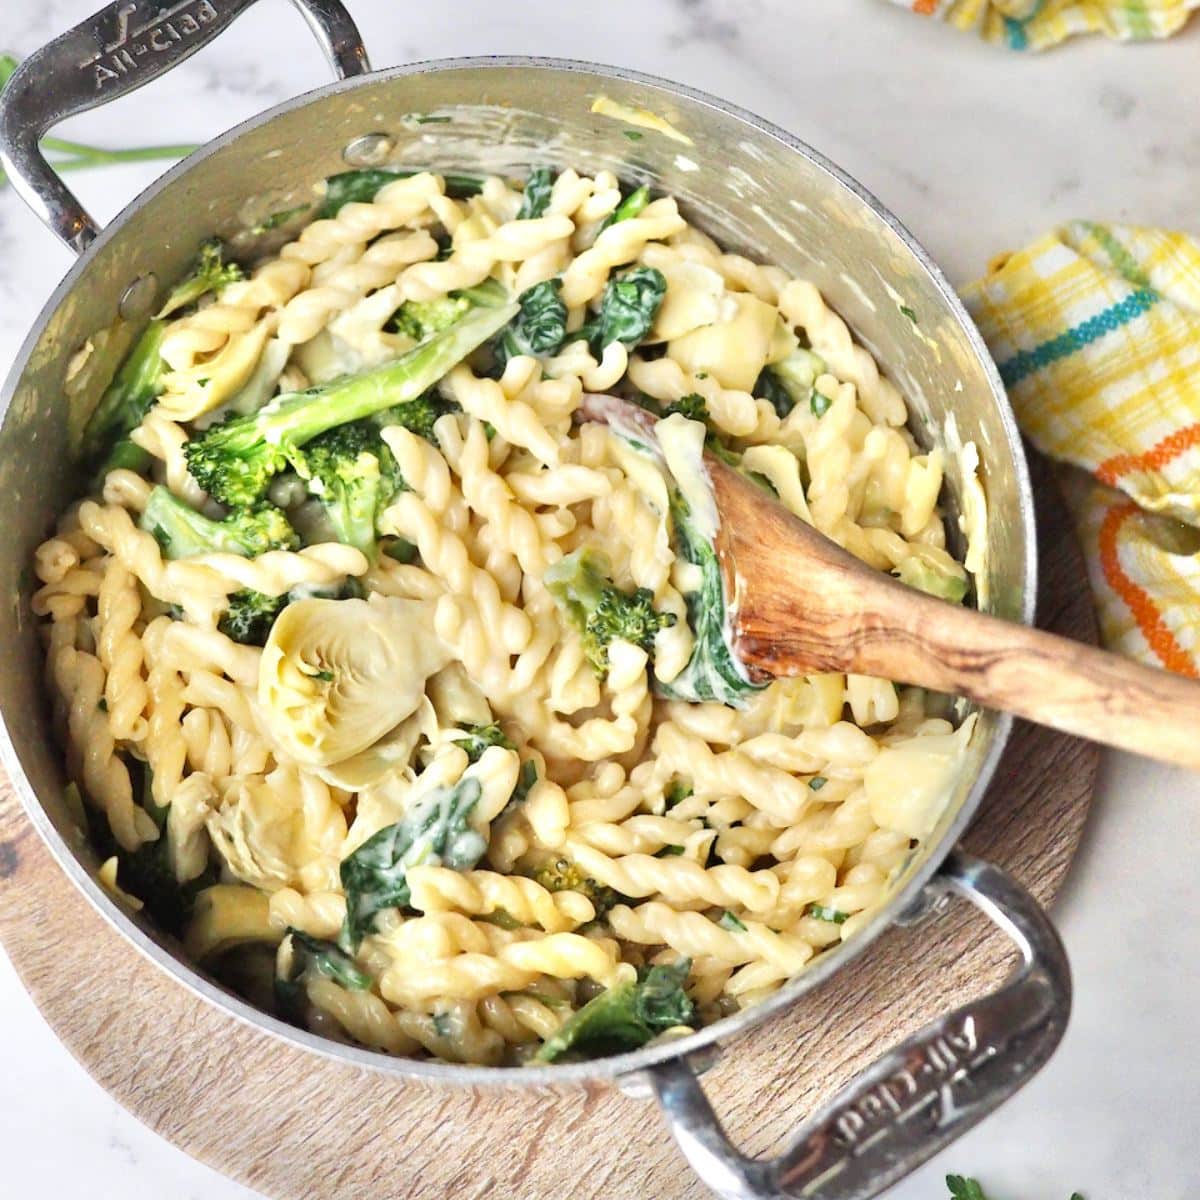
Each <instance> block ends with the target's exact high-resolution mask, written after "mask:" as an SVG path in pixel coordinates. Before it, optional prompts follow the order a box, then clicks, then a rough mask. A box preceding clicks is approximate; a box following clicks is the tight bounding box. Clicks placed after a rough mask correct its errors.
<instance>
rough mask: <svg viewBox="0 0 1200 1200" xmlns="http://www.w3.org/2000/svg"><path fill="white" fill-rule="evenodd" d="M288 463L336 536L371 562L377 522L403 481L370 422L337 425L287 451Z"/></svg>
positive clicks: (375, 542) (390, 453) (374, 553)
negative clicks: (290, 461)
mask: <svg viewBox="0 0 1200 1200" xmlns="http://www.w3.org/2000/svg"><path fill="white" fill-rule="evenodd" d="M290 457H291V460H292V465H293V466H294V467H295V468H296V470H297V472H298V473H299V474H300V476H301V478H303V479H304V480H305V481H306V482H307V484H308V488H309V491H310V492H311V493H312V494H313V495H314V496H315V497H316V498H317V499H318V500H319V501H320V503H321V506H322V508H324V510H325V515H326V516H327V517H328V518H329V523H330V524H331V525H332V526H333V530H334V532H335V533H336V534H337V539H338V541H339V542H342V543H343V544H344V545H347V546H354V547H355V548H356V549H358V550H361V551H362V552H363V553H364V554H365V555H366V556H367V558H368V559H370V560H371V561H374V560H375V558H376V557H377V555H378V553H379V542H378V539H377V537H376V522H377V521H378V520H379V517H380V516H381V514H382V513H383V511H384V509H385V508H387V506H388V505H389V504H390V503H391V501H392V497H393V496H395V494H396V493H397V492H399V491H401V490H402V489H403V488H404V480H403V479H402V478H401V476H400V470H399V468H398V467H397V466H396V459H395V457H394V456H393V455H392V452H391V450H389V449H388V446H387V443H386V442H384V440H383V438H381V437H380V436H379V429H378V427H377V426H376V425H375V424H374V423H373V422H371V421H351V422H350V423H349V424H348V425H339V426H337V427H336V428H335V429H331V430H329V431H328V433H323V434H321V435H320V437H316V438H313V440H312V441H311V442H308V443H306V444H305V445H304V446H303V447H302V448H299V449H295V450H292V451H291V455H290Z"/></svg>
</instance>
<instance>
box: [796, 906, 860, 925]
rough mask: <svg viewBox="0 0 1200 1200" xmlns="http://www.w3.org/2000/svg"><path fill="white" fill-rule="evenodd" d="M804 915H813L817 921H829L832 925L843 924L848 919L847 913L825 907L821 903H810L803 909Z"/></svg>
mask: <svg viewBox="0 0 1200 1200" xmlns="http://www.w3.org/2000/svg"><path fill="white" fill-rule="evenodd" d="M805 915H806V916H810V917H815V918H816V919H817V920H818V921H831V922H833V924H834V925H844V924H845V923H846V922H847V921H848V920H849V919H850V914H849V913H844V912H841V911H840V910H839V909H836V908H826V907H825V906H824V905H822V904H810V905H809V906H808V908H807V909H806V910H805Z"/></svg>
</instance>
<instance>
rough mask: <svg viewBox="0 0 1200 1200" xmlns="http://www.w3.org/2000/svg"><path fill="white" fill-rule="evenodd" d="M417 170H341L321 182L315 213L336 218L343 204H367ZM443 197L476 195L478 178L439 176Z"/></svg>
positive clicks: (474, 176)
mask: <svg viewBox="0 0 1200 1200" xmlns="http://www.w3.org/2000/svg"><path fill="white" fill-rule="evenodd" d="M418 174H420V172H419V171H389V170H384V169H383V168H377V167H371V168H368V169H366V170H362V171H342V172H340V173H339V174H337V175H330V176H329V178H328V179H327V180H326V181H325V199H324V201H323V202H322V204H321V207H320V209H319V210H318V211H317V216H318V217H319V218H326V217H336V216H337V214H338V213H339V212H340V211H341V209H342V206H343V205H344V204H350V203H351V202H354V203H357V204H369V203H370V202H371V201H372V200H374V199H375V196H376V194H377V193H378V191H379V189H380V188H382V187H384V186H385V185H386V184H389V183H392V182H394V181H395V180H397V179H411V178H412V176H414V175H418ZM442 178H443V179H444V180H445V181H446V195H447V196H452V197H454V198H455V199H456V200H461V199H464V198H465V197H467V196H477V195H478V194H479V193H480V192H481V191H482V190H483V180H482V179H480V178H479V176H478V175H443V176H442Z"/></svg>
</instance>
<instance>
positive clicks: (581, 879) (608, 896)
mask: <svg viewBox="0 0 1200 1200" xmlns="http://www.w3.org/2000/svg"><path fill="white" fill-rule="evenodd" d="M533 879H534V882H535V883H540V884H541V885H542V887H544V888H545V889H546V891H548V892H582V893H583V895H585V896H586V897H587V898H588V899H589V900H590V901H591V902H592V906H593V907H594V908H595V910H596V915H597V916H602V915H603V914H604V913H606V912H608V910H609V909H610V908H612V906H613V905H614V904H621V903H622V902H623V901H624V900H625V899H626V897H624V896H622V895H621V894H620V893H619V892H616V891H614V890H613V889H612V888H610V887H608V886H607V885H606V884H603V883H598V882H597V881H596V880H595V879H592V878H590V877H589V876H587V875H585V874H584V873H583V871H582V870H581V869H580V868H579V866H578V864H576V863H574V862H572V861H571V860H570V859H569V858H562V857H559V858H552V859H550V860H549V861H548V862H545V863H543V864H542V865H541V866H539V867H538V868H537V869H536V870H535V871H534V872H533Z"/></svg>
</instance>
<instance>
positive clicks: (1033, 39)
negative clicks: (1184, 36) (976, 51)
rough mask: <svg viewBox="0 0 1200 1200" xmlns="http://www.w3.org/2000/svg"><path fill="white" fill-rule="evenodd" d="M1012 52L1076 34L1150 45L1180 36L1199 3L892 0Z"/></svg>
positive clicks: (1040, 47) (1169, 0) (1166, 0)
mask: <svg viewBox="0 0 1200 1200" xmlns="http://www.w3.org/2000/svg"><path fill="white" fill-rule="evenodd" d="M893 3H896V4H902V5H903V6H904V7H905V8H908V9H911V10H912V11H913V12H915V13H918V14H920V15H921V16H927V17H940V18H942V19H943V20H945V21H949V22H950V23H951V24H952V25H955V26H957V27H958V28H959V29H964V30H977V31H978V32H979V33H981V34H982V35H983V36H984V37H985V38H986V39H987V40H988V41H989V42H994V43H996V44H997V45H1001V46H1008V47H1009V48H1010V49H1013V50H1044V49H1045V48H1046V47H1047V46H1056V45H1058V43H1059V42H1061V41H1064V40H1065V39H1066V38H1069V37H1071V36H1072V35H1073V34H1076V33H1104V34H1107V35H1108V36H1109V37H1111V38H1118V39H1120V40H1121V41H1145V40H1147V39H1150V38H1163V37H1170V36H1171V34H1173V33H1178V32H1179V30H1180V29H1182V28H1183V26H1184V25H1185V24H1186V22H1187V19H1188V17H1189V16H1190V15H1191V13H1192V11H1193V10H1194V9H1196V8H1200V0H893Z"/></svg>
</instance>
